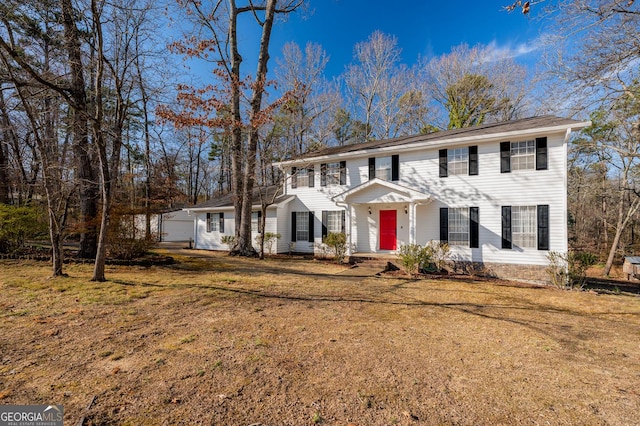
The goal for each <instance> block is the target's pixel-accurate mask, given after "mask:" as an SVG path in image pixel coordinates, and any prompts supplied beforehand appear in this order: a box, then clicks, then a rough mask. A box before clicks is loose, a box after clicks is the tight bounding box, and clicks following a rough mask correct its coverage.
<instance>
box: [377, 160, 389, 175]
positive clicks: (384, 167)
mask: <svg viewBox="0 0 640 426" xmlns="http://www.w3.org/2000/svg"><path fill="white" fill-rule="evenodd" d="M376 177H377V178H378V179H382V180H391V157H378V158H376Z"/></svg>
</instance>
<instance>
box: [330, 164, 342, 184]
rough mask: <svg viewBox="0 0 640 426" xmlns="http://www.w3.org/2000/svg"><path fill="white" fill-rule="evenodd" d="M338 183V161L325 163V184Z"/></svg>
mask: <svg viewBox="0 0 640 426" xmlns="http://www.w3.org/2000/svg"><path fill="white" fill-rule="evenodd" d="M339 184H340V162H336V163H327V185H339Z"/></svg>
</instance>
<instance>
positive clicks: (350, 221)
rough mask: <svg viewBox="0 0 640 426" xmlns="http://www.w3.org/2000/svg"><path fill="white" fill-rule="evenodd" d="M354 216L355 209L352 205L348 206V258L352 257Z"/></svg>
mask: <svg viewBox="0 0 640 426" xmlns="http://www.w3.org/2000/svg"><path fill="white" fill-rule="evenodd" d="M352 215H353V207H352V206H351V204H347V214H346V215H345V216H346V217H345V221H346V222H347V223H345V229H346V230H347V232H348V235H347V256H351V239H352V238H353V228H352V226H351V223H352V220H351V218H352Z"/></svg>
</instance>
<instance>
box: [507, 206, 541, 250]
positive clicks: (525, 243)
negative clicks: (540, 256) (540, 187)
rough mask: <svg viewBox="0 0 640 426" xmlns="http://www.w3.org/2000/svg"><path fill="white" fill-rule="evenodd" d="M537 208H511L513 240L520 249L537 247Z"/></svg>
mask: <svg viewBox="0 0 640 426" xmlns="http://www.w3.org/2000/svg"><path fill="white" fill-rule="evenodd" d="M536 216H537V208H536V206H520V207H515V206H514V207H511V238H512V241H513V244H514V245H516V246H518V247H533V248H536V247H537V241H536V238H537V235H538V227H537V220H536V219H537V217H536Z"/></svg>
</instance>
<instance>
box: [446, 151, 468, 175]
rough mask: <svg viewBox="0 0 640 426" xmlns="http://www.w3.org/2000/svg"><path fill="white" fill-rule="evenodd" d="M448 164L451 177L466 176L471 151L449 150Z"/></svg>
mask: <svg viewBox="0 0 640 426" xmlns="http://www.w3.org/2000/svg"><path fill="white" fill-rule="evenodd" d="M447 162H448V163H449V164H448V166H447V167H448V170H449V174H450V175H466V174H467V172H468V169H469V149H468V148H467V147H464V148H454V149H450V150H448V151H447Z"/></svg>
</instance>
